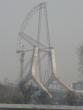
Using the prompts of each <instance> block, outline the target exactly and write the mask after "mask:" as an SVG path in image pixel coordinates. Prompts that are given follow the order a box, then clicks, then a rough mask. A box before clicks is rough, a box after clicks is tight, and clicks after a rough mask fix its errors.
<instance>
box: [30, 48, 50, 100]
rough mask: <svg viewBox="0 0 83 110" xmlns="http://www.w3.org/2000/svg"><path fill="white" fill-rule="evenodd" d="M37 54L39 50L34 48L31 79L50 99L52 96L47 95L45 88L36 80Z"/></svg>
mask: <svg viewBox="0 0 83 110" xmlns="http://www.w3.org/2000/svg"><path fill="white" fill-rule="evenodd" d="M38 52H39V49H38V48H37V47H35V48H34V52H33V58H32V77H33V79H34V80H35V81H36V83H37V84H38V85H39V87H41V88H42V90H43V91H45V92H46V93H47V94H48V95H49V96H50V97H51V98H52V95H51V94H50V93H49V91H48V89H47V88H45V86H44V85H43V84H42V83H41V82H40V81H39V80H38V79H37V78H36V72H37V65H38Z"/></svg>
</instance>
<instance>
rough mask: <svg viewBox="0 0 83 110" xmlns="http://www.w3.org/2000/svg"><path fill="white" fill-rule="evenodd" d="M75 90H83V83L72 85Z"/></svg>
mask: <svg viewBox="0 0 83 110" xmlns="http://www.w3.org/2000/svg"><path fill="white" fill-rule="evenodd" d="M72 88H73V89H74V90H83V81H78V82H75V83H73V84H72Z"/></svg>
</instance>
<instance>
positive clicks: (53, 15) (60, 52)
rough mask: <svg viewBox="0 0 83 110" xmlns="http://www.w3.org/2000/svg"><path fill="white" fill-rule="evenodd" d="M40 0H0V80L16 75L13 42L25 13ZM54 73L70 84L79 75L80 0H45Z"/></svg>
mask: <svg viewBox="0 0 83 110" xmlns="http://www.w3.org/2000/svg"><path fill="white" fill-rule="evenodd" d="M43 1H44V0H0V80H1V81H3V80H4V78H8V80H9V81H10V82H13V81H15V80H17V79H18V77H19V74H18V72H17V70H18V66H17V65H16V62H17V58H16V57H17V56H16V42H17V37H18V32H19V29H20V26H21V23H22V21H23V19H24V18H25V16H26V14H27V13H28V12H29V11H30V9H32V8H33V7H34V6H35V5H37V4H38V3H40V2H43ZM47 9H48V20H49V29H50V35H51V44H53V46H54V47H55V49H56V61H57V73H58V76H59V77H60V79H61V80H63V81H64V82H66V83H67V84H68V85H70V84H71V83H72V82H74V81H77V80H78V79H80V78H79V76H80V73H79V71H78V68H79V65H78V55H77V48H78V47H79V46H80V44H81V43H82V42H83V0H47Z"/></svg>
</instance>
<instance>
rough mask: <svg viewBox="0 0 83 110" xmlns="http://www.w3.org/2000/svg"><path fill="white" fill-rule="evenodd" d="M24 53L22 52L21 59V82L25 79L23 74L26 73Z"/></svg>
mask: <svg viewBox="0 0 83 110" xmlns="http://www.w3.org/2000/svg"><path fill="white" fill-rule="evenodd" d="M24 54H25V53H24V51H22V52H21V58H20V66H21V69H20V80H21V79H22V78H23V72H24V70H23V69H24V68H23V66H24Z"/></svg>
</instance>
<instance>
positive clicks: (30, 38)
mask: <svg viewBox="0 0 83 110" xmlns="http://www.w3.org/2000/svg"><path fill="white" fill-rule="evenodd" d="M19 35H20V36H21V37H22V38H23V39H24V40H25V41H27V42H28V43H29V44H30V45H32V46H35V45H36V46H37V45H38V43H39V45H40V46H42V47H44V48H47V46H45V45H44V44H42V43H41V42H38V41H37V40H35V39H33V38H32V37H31V36H30V35H27V34H26V33H24V32H19Z"/></svg>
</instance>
